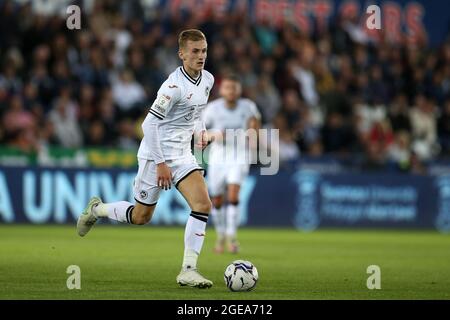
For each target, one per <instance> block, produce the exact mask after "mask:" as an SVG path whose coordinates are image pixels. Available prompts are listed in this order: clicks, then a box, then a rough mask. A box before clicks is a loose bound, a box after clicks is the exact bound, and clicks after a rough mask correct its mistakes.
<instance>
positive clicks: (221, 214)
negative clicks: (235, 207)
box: [211, 206, 226, 238]
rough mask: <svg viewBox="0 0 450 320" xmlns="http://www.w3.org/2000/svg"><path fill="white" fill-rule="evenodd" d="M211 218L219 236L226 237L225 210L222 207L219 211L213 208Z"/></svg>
mask: <svg viewBox="0 0 450 320" xmlns="http://www.w3.org/2000/svg"><path fill="white" fill-rule="evenodd" d="M211 216H212V219H213V223H214V227H215V229H216V233H217V236H218V237H219V238H223V237H224V236H225V227H226V225H225V208H224V207H223V206H222V207H220V208H219V209H217V208H215V207H213V208H212V210H211Z"/></svg>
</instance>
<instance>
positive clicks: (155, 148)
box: [142, 80, 181, 190]
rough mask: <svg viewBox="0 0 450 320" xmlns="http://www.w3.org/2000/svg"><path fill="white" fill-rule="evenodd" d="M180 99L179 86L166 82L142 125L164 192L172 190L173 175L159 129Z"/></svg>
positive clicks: (158, 183) (159, 183)
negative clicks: (167, 162) (165, 155)
mask: <svg viewBox="0 0 450 320" xmlns="http://www.w3.org/2000/svg"><path fill="white" fill-rule="evenodd" d="M180 97H181V93H180V88H179V87H178V86H177V85H175V84H171V83H170V81H169V80H167V81H166V82H164V83H163V85H162V86H161V88H160V89H159V90H158V95H157V97H156V100H155V101H154V102H153V104H152V106H151V107H150V110H149V113H148V115H147V117H146V118H145V120H144V122H143V124H142V130H143V132H144V135H145V136H147V139H146V141H147V143H148V146H147V147H148V149H149V150H150V157H151V158H152V159H153V161H155V164H156V176H157V185H158V186H159V187H161V188H163V189H164V190H167V189H170V188H171V185H172V173H171V171H170V168H169V167H168V166H167V164H166V160H165V158H164V153H163V151H162V148H161V142H160V137H159V127H160V126H161V121H162V120H164V119H165V118H166V117H167V115H168V113H169V111H170V109H171V108H172V107H173V106H174V105H175V104H176V103H177V102H178V101H179V99H180Z"/></svg>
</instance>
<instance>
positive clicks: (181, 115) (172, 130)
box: [137, 66, 214, 160]
mask: <svg viewBox="0 0 450 320" xmlns="http://www.w3.org/2000/svg"><path fill="white" fill-rule="evenodd" d="M213 85H214V77H213V75H212V74H211V73H209V72H208V71H206V70H202V72H201V73H200V76H199V77H198V78H197V79H193V78H192V77H190V76H189V74H188V73H187V72H186V71H185V70H184V67H183V66H181V67H178V68H177V69H176V70H175V71H174V72H172V73H171V74H170V75H169V77H168V78H167V80H166V81H165V82H164V83H163V84H162V85H161V87H160V89H159V90H158V94H157V97H156V100H155V101H154V102H153V104H152V106H151V107H150V110H149V113H148V115H147V117H146V119H145V121H144V123H143V125H144V126H145V125H146V123H149V124H155V123H156V124H158V133H159V139H160V144H161V150H162V153H163V155H164V158H165V159H166V160H174V159H181V158H183V157H185V156H188V155H191V154H192V152H191V139H192V135H193V133H194V130H195V131H199V130H201V129H202V128H201V127H198V126H200V122H201V112H202V111H203V109H204V108H205V107H206V104H207V102H208V98H209V93H210V91H211V88H212V86H213ZM146 139H148V137H146V136H145V135H144V138H143V139H142V141H141V145H140V147H139V151H138V155H137V156H138V158H143V159H149V160H154V159H152V158H151V156H150V150H149V147H148V146H149V144H148V143H147V141H146Z"/></svg>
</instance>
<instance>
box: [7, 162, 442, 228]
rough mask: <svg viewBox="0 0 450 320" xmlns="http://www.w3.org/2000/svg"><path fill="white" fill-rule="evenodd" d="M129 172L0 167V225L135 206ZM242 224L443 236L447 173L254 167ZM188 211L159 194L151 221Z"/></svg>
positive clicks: (245, 189) (171, 196)
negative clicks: (421, 231)
mask: <svg viewBox="0 0 450 320" xmlns="http://www.w3.org/2000/svg"><path fill="white" fill-rule="evenodd" d="M134 176H135V172H134V171H123V170H118V169H108V170H97V169H54V168H19V167H0V221H1V223H34V224H42V223H73V222H75V221H76V218H77V217H78V215H79V214H80V213H81V212H82V210H83V208H84V207H85V205H86V203H87V201H88V199H89V198H90V197H91V196H93V195H100V196H101V197H102V199H103V201H105V202H113V201H119V200H128V201H130V202H134V200H133V194H132V184H133V179H134ZM240 209H241V215H240V221H241V225H245V226H262V227H295V228H298V229H300V230H315V229H317V228H320V227H394V228H428V229H438V230H441V231H450V175H448V176H437V177H433V176H415V175H406V174H392V173H389V174H387V173H386V174H382V173H381V174H357V173H337V174H319V173H317V172H313V171H299V170H298V171H283V170H282V171H280V172H279V173H278V174H277V175H273V176H261V175H259V170H254V171H252V172H251V174H250V175H249V176H248V178H247V179H246V181H245V182H244V184H243V185H242V188H241V201H240ZM189 211H190V209H189V207H188V205H187V204H186V201H185V200H184V198H183V197H182V196H181V194H179V192H177V191H176V190H175V189H172V190H170V191H164V192H162V193H161V197H160V199H159V201H158V205H157V208H156V212H155V214H154V218H153V220H152V222H151V224H157V225H182V224H184V223H185V222H186V220H187V217H188V213H189Z"/></svg>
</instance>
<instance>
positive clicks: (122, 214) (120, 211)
mask: <svg viewBox="0 0 450 320" xmlns="http://www.w3.org/2000/svg"><path fill="white" fill-rule="evenodd" d="M155 175H156V168H155V166H152V165H151V162H150V161H148V160H139V170H138V174H137V175H136V178H135V180H134V199H135V201H136V204H132V203H131V202H128V201H118V202H111V203H103V202H102V200H101V199H100V198H99V197H93V198H91V200H90V201H89V203H88V205H87V206H86V208H85V210H84V211H83V213H82V214H81V215H80V216H79V218H78V222H77V231H78V234H79V235H80V236H81V237H83V236H85V235H86V234H87V233H88V232H89V231H90V230H91V228H92V226H93V225H94V224H95V223H96V222H97V221H98V219H100V218H110V219H112V220H116V221H119V222H122V223H128V224H137V225H143V224H146V223H148V222H149V221H150V220H151V218H152V216H153V212H154V210H155V206H156V202H157V201H158V198H159V192H160V188H159V187H158V186H157V185H156V183H153V181H156V179H154V176H155Z"/></svg>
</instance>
